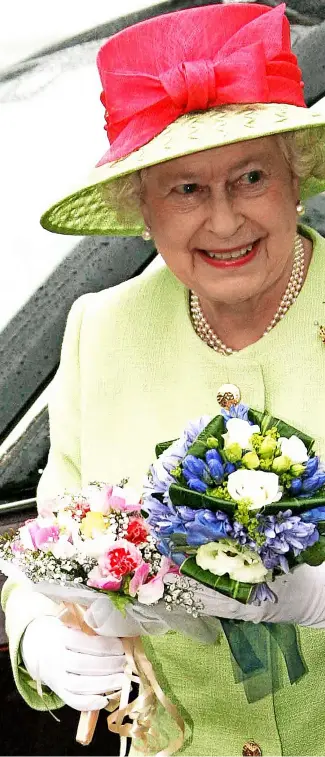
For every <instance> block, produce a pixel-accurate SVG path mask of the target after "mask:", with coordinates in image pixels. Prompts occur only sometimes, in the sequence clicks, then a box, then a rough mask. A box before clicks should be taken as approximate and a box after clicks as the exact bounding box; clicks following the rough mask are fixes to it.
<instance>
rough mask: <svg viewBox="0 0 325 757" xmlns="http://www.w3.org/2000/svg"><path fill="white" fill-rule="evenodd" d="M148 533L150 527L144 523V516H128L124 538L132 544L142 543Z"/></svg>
mask: <svg viewBox="0 0 325 757" xmlns="http://www.w3.org/2000/svg"><path fill="white" fill-rule="evenodd" d="M149 533H150V529H149V527H148V526H147V524H146V521H145V520H144V518H138V517H137V516H135V517H134V518H130V520H129V524H128V527H127V531H126V534H125V538H126V539H127V540H128V541H130V542H132V544H136V545H137V546H138V545H139V544H144V542H146V541H147V536H148V534H149Z"/></svg>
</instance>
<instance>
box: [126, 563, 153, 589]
mask: <svg viewBox="0 0 325 757" xmlns="http://www.w3.org/2000/svg"><path fill="white" fill-rule="evenodd" d="M149 571H150V565H149V564H148V563H146V562H142V563H141V565H139V567H138V568H136V570H135V571H134V576H133V578H131V581H130V584H129V594H130V596H131V597H135V595H136V593H137V591H138V589H139V587H140V586H142V584H143V583H144V582H145V580H146V578H148V574H149Z"/></svg>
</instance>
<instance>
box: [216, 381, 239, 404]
mask: <svg viewBox="0 0 325 757" xmlns="http://www.w3.org/2000/svg"><path fill="white" fill-rule="evenodd" d="M217 400H218V402H219V405H220V406H221V407H225V408H226V409H227V410H228V409H229V408H230V407H231V406H232V405H238V403H239V402H240V391H239V389H238V386H235V384H222V386H220V387H219V389H218V393H217Z"/></svg>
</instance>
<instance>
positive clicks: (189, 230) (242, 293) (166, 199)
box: [142, 136, 299, 304]
mask: <svg viewBox="0 0 325 757" xmlns="http://www.w3.org/2000/svg"><path fill="white" fill-rule="evenodd" d="M298 197H299V195H298V180H297V178H296V177H294V176H293V175H292V173H291V170H290V168H289V166H288V163H287V162H286V160H285V158H284V155H283V153H282V151H281V149H280V146H279V142H278V140H277V138H276V137H274V136H270V137H263V138H261V139H254V140H250V141H246V142H239V143H237V144H233V145H226V146H225V147H216V148H213V149H211V150H207V151H204V152H198V153H195V154H194V155H188V156H184V157H181V158H176V159H175V160H171V161H168V162H166V163H163V164H160V165H156V166H152V167H150V168H149V169H147V171H146V172H145V175H144V180H143V197H142V212H143V217H144V220H145V222H146V224H147V225H148V226H149V227H150V229H151V233H152V236H153V238H154V240H155V244H156V247H157V249H158V250H159V252H160V253H161V255H162V257H163V258H164V260H165V262H166V263H167V265H168V266H169V268H170V269H171V270H172V271H173V273H174V274H175V276H177V278H178V279H180V280H181V281H182V282H183V283H184V284H185V286H187V287H188V288H189V289H193V290H194V291H195V292H196V293H197V294H199V295H200V296H201V297H205V298H208V299H210V300H214V301H216V302H222V303H225V304H235V303H236V302H243V301H245V300H249V299H251V298H253V297H254V296H256V295H260V294H263V292H266V291H267V290H270V289H271V288H272V285H274V284H276V283H277V282H278V281H279V280H280V279H281V277H283V278H285V279H286V281H285V283H286V282H287V277H288V271H290V268H291V261H292V249H293V244H294V237H295V233H296V218H297V217H296V203H297V200H298Z"/></svg>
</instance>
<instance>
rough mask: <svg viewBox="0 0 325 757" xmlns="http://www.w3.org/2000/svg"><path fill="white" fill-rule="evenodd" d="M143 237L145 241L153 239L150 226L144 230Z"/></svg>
mask: <svg viewBox="0 0 325 757" xmlns="http://www.w3.org/2000/svg"><path fill="white" fill-rule="evenodd" d="M141 236H142V239H144V241H145V242H149V239H151V234H150V229H149V226H146V228H145V229H144V230H143V232H142V234H141Z"/></svg>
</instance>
